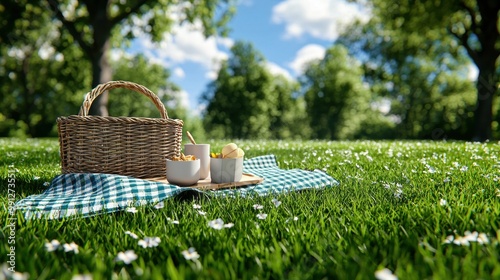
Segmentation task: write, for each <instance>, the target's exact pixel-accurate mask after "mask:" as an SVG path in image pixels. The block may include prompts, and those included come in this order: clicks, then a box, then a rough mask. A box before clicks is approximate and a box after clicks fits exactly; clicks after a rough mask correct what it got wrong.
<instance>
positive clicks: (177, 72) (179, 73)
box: [173, 67, 186, 79]
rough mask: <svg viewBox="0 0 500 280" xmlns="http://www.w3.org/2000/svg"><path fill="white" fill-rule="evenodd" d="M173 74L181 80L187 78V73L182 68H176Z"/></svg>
mask: <svg viewBox="0 0 500 280" xmlns="http://www.w3.org/2000/svg"><path fill="white" fill-rule="evenodd" d="M173 72H174V75H175V76H177V77H179V78H181V79H182V78H184V77H185V76H186V73H184V70H183V69H182V68H181V67H175V68H174V71H173Z"/></svg>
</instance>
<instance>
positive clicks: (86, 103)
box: [78, 81, 168, 119]
mask: <svg viewBox="0 0 500 280" xmlns="http://www.w3.org/2000/svg"><path fill="white" fill-rule="evenodd" d="M114 88H126V89H131V90H133V91H135V92H138V93H141V94H142V95H144V96H146V97H147V98H149V99H150V100H151V101H153V103H154V104H155V106H156V108H157V109H158V111H160V115H161V117H162V118H164V119H168V113H167V109H165V106H164V105H163V103H162V102H161V100H160V98H158V96H157V95H156V94H154V93H153V92H152V91H151V90H149V89H147V88H146V87H145V86H141V85H139V84H136V83H132V82H127V81H111V82H107V83H104V84H100V85H98V86H96V87H95V88H94V89H93V90H92V91H91V92H89V93H87V94H86V95H85V99H84V100H83V104H82V106H81V107H80V112H79V113H78V115H79V116H87V115H88V113H89V109H90V106H91V105H92V102H93V101H94V99H96V97H97V96H99V95H100V94H101V93H103V92H105V91H107V90H111V89H114Z"/></svg>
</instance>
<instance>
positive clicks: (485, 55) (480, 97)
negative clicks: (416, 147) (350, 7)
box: [370, 0, 500, 141]
mask: <svg viewBox="0 0 500 280" xmlns="http://www.w3.org/2000/svg"><path fill="white" fill-rule="evenodd" d="M370 2H371V3H372V4H373V5H372V7H373V13H374V15H375V17H374V18H375V19H377V20H379V21H380V22H381V23H382V25H383V26H384V31H385V32H387V33H386V34H392V35H393V34H398V35H399V36H397V37H394V36H387V35H385V36H384V37H383V38H390V39H395V40H396V41H397V42H398V43H395V44H393V46H392V47H391V48H392V50H393V53H394V51H395V52H399V53H401V54H404V53H408V54H411V55H412V56H414V55H413V53H422V52H423V53H426V54H427V55H428V56H429V57H431V58H432V59H434V63H442V61H441V60H439V59H438V58H436V56H435V54H434V52H433V51H434V50H433V48H434V47H435V46H436V45H437V46H438V47H439V48H440V49H441V50H439V52H438V56H440V54H441V51H442V49H443V47H444V48H445V49H446V51H445V52H446V53H447V54H448V55H451V57H452V59H456V60H459V61H460V60H462V58H461V56H463V54H464V53H466V54H467V56H468V57H469V58H470V60H471V61H472V62H473V63H474V64H475V65H476V66H477V68H478V70H479V76H478V80H477V83H476V103H475V104H474V106H466V108H465V109H466V110H468V112H467V114H468V113H469V112H471V113H473V114H474V116H473V117H474V122H473V124H472V125H471V126H470V128H469V131H468V132H467V133H466V134H465V136H467V138H471V135H473V137H474V138H475V139H476V140H482V141H484V140H486V139H490V138H491V136H492V124H493V122H492V121H493V120H494V117H495V116H494V114H495V113H497V114H498V110H499V109H500V107H498V105H497V103H496V102H495V98H496V96H498V94H499V91H498V84H499V83H500V60H499V58H500V30H499V25H500V17H499V14H500V2H499V1H480V0H459V1H456V0H443V1H394V0H389V1H385V0H371V1H370ZM401 38H403V39H402V40H401ZM406 51H407V52H406ZM415 56H418V55H415ZM445 63H446V62H445ZM440 71H445V69H440ZM464 94H465V93H464ZM465 99H468V98H465ZM462 115H463V114H462ZM468 118H470V117H469V116H467V117H464V116H461V117H460V119H462V121H463V123H467V122H469V121H468V120H467V119H468ZM453 133H456V134H459V135H460V134H461V135H462V137H463V136H464V132H463V131H457V130H454V131H453ZM410 134H418V135H420V134H421V133H420V132H419V131H418V128H415V129H414V130H413V131H410ZM417 137H419V136H417Z"/></svg>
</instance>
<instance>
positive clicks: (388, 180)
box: [0, 139, 500, 280]
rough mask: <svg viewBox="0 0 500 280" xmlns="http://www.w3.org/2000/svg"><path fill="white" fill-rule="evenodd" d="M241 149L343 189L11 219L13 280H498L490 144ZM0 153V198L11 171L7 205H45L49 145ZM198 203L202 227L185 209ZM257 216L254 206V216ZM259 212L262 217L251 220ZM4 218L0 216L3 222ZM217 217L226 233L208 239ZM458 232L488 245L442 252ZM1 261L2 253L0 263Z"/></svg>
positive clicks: (498, 206)
mask: <svg viewBox="0 0 500 280" xmlns="http://www.w3.org/2000/svg"><path fill="white" fill-rule="evenodd" d="M225 143H226V142H222V141H218V142H212V143H211V144H212V146H213V147H222V146H223V145H224V144H225ZM239 146H241V147H243V148H244V149H245V151H246V154H247V155H248V157H254V156H258V155H264V154H269V153H273V154H275V155H276V156H277V159H278V161H279V164H280V167H281V168H284V169H291V168H301V169H322V170H324V171H325V172H327V173H328V174H330V175H332V177H334V178H336V179H337V180H339V181H340V185H339V186H337V187H332V188H326V189H322V190H311V191H303V192H300V193H299V192H291V193H279V194H274V195H270V196H266V197H252V196H250V197H238V196H237V197H212V196H211V195H210V192H207V193H206V195H201V196H198V195H193V193H191V194H187V195H185V196H184V197H182V198H181V197H178V198H176V199H167V200H165V201H164V207H163V208H162V209H155V208H153V207H152V206H143V207H138V212H137V213H135V214H133V213H128V212H120V213H115V214H109V215H99V216H95V217H90V218H85V219H84V218H80V217H76V218H71V219H61V220H52V221H46V220H25V219H24V218H23V217H22V215H21V213H18V214H17V216H16V219H17V223H16V236H15V237H16V244H15V247H16V251H15V253H16V270H17V271H19V272H23V273H25V272H27V273H29V274H30V279H53V278H55V279H71V278H72V277H73V276H75V275H78V274H80V275H81V274H90V275H92V277H93V279H112V278H118V279H125V278H134V279H139V278H140V279H161V278H169V279H170V278H171V279H175V277H177V278H179V279H195V278H196V279H325V278H328V279H374V273H375V272H376V271H377V270H380V269H382V268H388V269H390V270H391V271H392V272H393V273H394V274H395V275H396V276H397V277H398V278H399V279H409V280H413V279H498V278H499V277H500V263H499V262H498V259H499V257H500V254H499V250H498V247H499V240H500V230H499V228H500V221H499V219H498V217H499V216H500V203H499V199H500V197H499V195H500V190H499V189H498V180H499V179H500V174H499V172H498V158H497V151H498V149H499V146H498V143H489V144H478V143H464V142H447V143H445V142H438V141H432V142H426V141H423V142H410V141H383V142H381V141H355V142H352V141H349V142H339V141H262V140H259V141H241V143H239ZM0 155H1V156H0V181H1V182H4V185H3V186H5V185H6V182H7V179H8V174H9V171H10V170H14V172H15V173H14V174H15V179H16V183H15V184H16V188H15V197H16V200H19V199H22V198H24V197H26V196H28V195H32V194H39V193H41V192H42V191H43V190H44V189H45V188H46V186H44V183H45V182H50V180H51V179H52V178H53V177H54V176H56V175H57V174H59V173H60V168H59V155H58V143H57V140H55V139H51V140H35V139H28V140H26V141H20V140H19V139H0ZM9 165H13V167H12V168H11V167H7V166H9ZM8 168H9V169H8ZM10 172H12V171H10ZM272 199H277V200H279V201H280V202H281V205H280V206H279V207H276V206H275V205H274V204H273V202H272ZM442 200H444V201H442ZM0 203H1V204H2V205H7V203H8V191H7V188H6V187H3V188H1V189H0ZM195 203H196V204H199V205H201V209H200V210H202V211H204V212H205V215H204V216H202V215H200V214H199V212H198V210H197V209H193V204H195ZM254 204H260V205H262V206H263V207H264V208H263V209H262V210H255V209H254V208H253V205H254ZM259 212H262V213H266V214H268V216H267V218H266V219H264V220H259V219H258V218H257V217H256V215H257V214H258V213H259ZM295 217H297V219H296V220H295ZM8 218H10V216H9V214H8V212H7V211H0V219H1V220H2V221H7V220H8ZM217 218H221V219H223V221H224V222H225V223H234V227H232V228H225V229H222V230H220V231H218V230H214V229H212V228H210V227H208V222H209V221H212V220H215V219H217ZM172 220H176V221H179V223H178V224H174V223H172ZM8 230H9V229H8V228H7V227H3V228H2V229H1V230H0V239H1V240H3V241H6V240H7V236H8V234H9V232H8ZM125 231H132V232H134V233H136V234H137V235H138V236H139V238H143V237H144V236H158V237H160V238H161V242H160V244H159V246H158V247H155V248H142V247H141V246H139V245H138V240H136V239H133V238H132V237H130V236H128V235H127V234H125ZM465 231H471V232H473V231H477V232H479V233H484V234H486V236H487V237H488V242H486V243H484V244H480V243H478V242H470V244H469V245H468V246H465V245H457V244H453V243H445V242H444V241H445V240H446V238H447V237H448V236H450V235H451V236H454V237H459V236H463V235H464V234H465ZM53 239H56V240H58V241H60V242H61V243H62V244H64V243H71V242H75V243H76V244H77V245H79V253H78V254H74V253H72V252H64V250H59V251H55V252H48V251H47V250H46V248H45V243H47V242H50V241H51V240H53ZM189 247H194V248H195V249H196V251H197V252H198V254H199V255H200V257H199V259H198V261H199V265H198V264H197V263H196V262H194V261H189V260H186V259H185V258H184V257H183V255H182V253H181V252H182V251H183V250H187V249H188V248H189ZM9 250H10V248H9V246H8V244H7V243H6V242H3V244H2V246H0V254H1V255H2V256H6V255H7V254H8V253H9ZM126 250H134V251H135V253H136V254H137V256H138V258H137V260H135V261H133V262H132V263H130V264H128V265H126V264H124V263H123V262H120V261H116V259H115V258H116V257H117V255H118V253H119V252H124V251H126ZM4 259H5V258H4ZM3 263H5V261H2V264H3ZM48 264H50V265H48Z"/></svg>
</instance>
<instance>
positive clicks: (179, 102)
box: [167, 90, 190, 109]
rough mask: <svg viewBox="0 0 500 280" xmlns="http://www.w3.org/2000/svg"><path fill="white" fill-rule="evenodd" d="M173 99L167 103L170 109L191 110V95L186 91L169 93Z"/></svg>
mask: <svg viewBox="0 0 500 280" xmlns="http://www.w3.org/2000/svg"><path fill="white" fill-rule="evenodd" d="M168 94H169V95H170V96H171V97H172V100H171V101H169V102H168V103H167V106H168V107H172V108H175V107H178V106H180V107H183V108H186V109H189V108H190V107H189V105H190V104H189V93H188V92H187V91H185V90H179V91H172V92H169V93H168Z"/></svg>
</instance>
